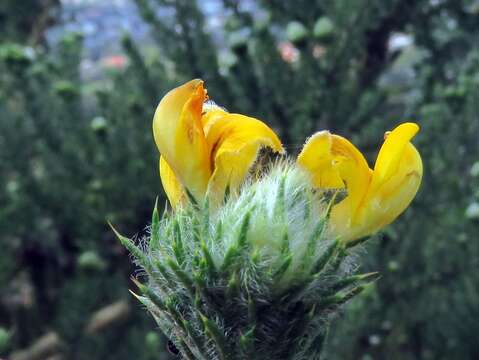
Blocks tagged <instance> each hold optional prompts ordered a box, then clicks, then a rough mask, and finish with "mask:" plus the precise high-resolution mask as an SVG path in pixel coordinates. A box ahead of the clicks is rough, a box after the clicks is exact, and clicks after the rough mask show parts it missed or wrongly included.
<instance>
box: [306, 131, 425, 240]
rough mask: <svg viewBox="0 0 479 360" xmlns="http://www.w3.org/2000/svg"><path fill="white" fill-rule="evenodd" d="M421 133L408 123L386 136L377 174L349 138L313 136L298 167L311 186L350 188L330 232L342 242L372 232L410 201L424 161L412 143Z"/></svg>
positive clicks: (334, 214)
mask: <svg viewBox="0 0 479 360" xmlns="http://www.w3.org/2000/svg"><path fill="white" fill-rule="evenodd" d="M418 131H419V126H418V125H416V124H414V123H404V124H401V125H399V126H398V127H396V128H395V129H394V130H393V131H391V132H390V133H386V135H385V141H384V144H383V145H382V147H381V150H380V151H379V154H378V157H377V159H376V164H375V166H374V170H371V169H370V168H369V166H368V163H367V161H366V159H365V158H364V156H363V155H362V154H361V152H360V151H359V150H358V149H357V148H356V147H355V146H354V145H353V144H351V143H350V142H349V141H348V140H346V139H345V138H343V137H341V136H338V135H334V134H331V133H329V132H328V131H321V132H318V133H316V134H314V135H313V136H311V138H309V139H308V140H307V142H306V144H305V145H304V148H303V150H302V151H301V153H300V154H299V156H298V163H299V164H300V165H301V166H302V167H303V168H305V169H307V171H308V172H309V173H310V175H311V179H312V182H313V186H315V187H318V188H323V189H324V188H326V189H328V188H329V189H341V188H345V189H346V190H347V196H346V198H345V199H344V200H342V201H341V202H339V203H338V204H336V205H335V206H333V208H332V210H331V219H330V224H331V230H332V231H333V232H334V233H335V234H337V235H339V236H340V237H341V239H343V241H353V240H355V239H359V238H362V237H365V236H367V235H370V234H373V233H375V232H377V231H379V230H380V229H382V228H383V227H384V226H386V225H388V224H390V223H391V222H392V221H393V220H394V219H396V218H397V217H398V216H399V215H400V214H401V213H402V212H403V211H404V210H405V209H406V208H407V207H408V205H409V204H410V203H411V201H412V199H413V198H414V196H415V195H416V192H417V191H418V189H419V185H420V183H421V179H422V172H423V169H422V161H421V156H420V155H419V153H418V151H417V150H416V148H415V147H414V145H412V144H411V142H410V140H411V139H412V138H413V137H414V135H416V133H417V132H418Z"/></svg>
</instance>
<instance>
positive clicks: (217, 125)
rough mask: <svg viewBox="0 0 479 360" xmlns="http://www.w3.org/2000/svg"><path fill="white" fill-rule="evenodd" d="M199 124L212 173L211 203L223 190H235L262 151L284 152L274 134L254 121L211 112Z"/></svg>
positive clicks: (225, 113)
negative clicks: (204, 136)
mask: <svg viewBox="0 0 479 360" xmlns="http://www.w3.org/2000/svg"><path fill="white" fill-rule="evenodd" d="M203 123H204V126H205V128H204V129H205V133H206V140H207V143H208V146H209V149H210V156H211V164H212V171H213V174H212V177H211V180H210V184H209V193H210V195H211V196H212V197H213V198H214V199H215V200H220V199H221V198H222V197H223V196H224V193H225V190H226V188H227V187H229V188H230V190H232V191H235V190H237V189H238V188H239V186H240V185H241V183H242V182H243V181H244V179H245V177H246V176H247V174H248V171H249V169H250V168H251V166H252V165H253V163H254V162H255V161H256V158H257V155H258V152H259V150H260V149H261V148H262V147H269V148H271V149H272V150H273V151H274V152H280V153H282V152H283V151H284V150H283V146H282V145H281V141H280V140H279V138H278V137H277V136H276V134H275V133H274V131H273V130H271V129H270V128H269V127H268V126H267V125H266V124H264V123H263V122H262V121H260V120H257V119H255V118H252V117H248V116H245V115H240V114H229V113H227V112H225V111H223V110H220V109H215V110H210V111H208V112H207V113H206V114H205V115H204V118H203Z"/></svg>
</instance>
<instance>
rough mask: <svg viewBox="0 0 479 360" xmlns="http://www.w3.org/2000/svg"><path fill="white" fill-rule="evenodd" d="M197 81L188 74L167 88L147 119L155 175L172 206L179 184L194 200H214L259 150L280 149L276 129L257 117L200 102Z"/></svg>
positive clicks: (233, 185) (235, 183) (202, 93)
mask: <svg viewBox="0 0 479 360" xmlns="http://www.w3.org/2000/svg"><path fill="white" fill-rule="evenodd" d="M206 99H207V95H206V90H205V89H204V87H203V81H202V80H199V79H195V80H191V81H189V82H187V83H186V84H184V85H181V86H179V87H177V88H175V89H173V90H171V91H170V92H169V93H167V94H166V95H165V96H164V97H163V99H162V100H161V101H160V103H159V105H158V107H157V109H156V112H155V116H154V119H153V135H154V138H155V142H156V145H157V147H158V150H159V151H160V153H161V158H160V177H161V181H162V183H163V187H164V189H165V192H166V195H167V196H168V199H169V200H170V203H171V204H172V206H173V207H176V206H177V205H178V204H179V203H181V202H182V199H184V197H185V188H186V189H187V190H188V191H189V192H190V193H191V194H192V195H193V197H194V198H195V199H197V200H201V199H203V198H204V197H205V196H206V194H209V195H210V196H212V197H213V199H214V200H215V201H217V200H219V199H221V198H222V197H223V196H224V193H225V191H226V189H227V188H228V187H229V188H230V189H231V190H232V191H235V190H236V189H238V187H239V186H240V185H241V183H242V182H243V181H244V179H245V177H246V176H247V174H248V171H249V169H250V168H251V166H252V165H253V163H254V162H255V161H256V158H257V155H258V152H259V150H260V149H261V148H262V147H269V148H271V149H272V150H273V151H275V152H281V153H282V152H283V151H284V150H283V147H282V145H281V142H280V140H279V139H278V137H277V136H276V134H275V133H274V132H273V130H271V129H270V128H269V127H268V126H266V125H265V124H264V123H263V122H261V121H260V120H257V119H254V118H252V117H248V116H245V115H240V114H230V113H228V112H226V111H225V110H223V109H221V108H219V107H217V106H207V105H205V100H206Z"/></svg>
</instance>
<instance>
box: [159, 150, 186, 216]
mask: <svg viewBox="0 0 479 360" xmlns="http://www.w3.org/2000/svg"><path fill="white" fill-rule="evenodd" d="M160 178H161V184H162V185H163V189H164V190H165V193H166V196H167V197H168V200H169V201H170V204H171V206H172V207H173V209H176V208H177V207H178V206H179V205H180V204H181V203H182V202H183V200H184V199H185V191H184V189H183V186H182V185H181V183H180V181H179V180H178V178H177V177H176V175H175V173H174V172H173V170H172V169H171V167H170V165H168V163H167V162H166V160H165V159H164V158H163V156H161V157H160Z"/></svg>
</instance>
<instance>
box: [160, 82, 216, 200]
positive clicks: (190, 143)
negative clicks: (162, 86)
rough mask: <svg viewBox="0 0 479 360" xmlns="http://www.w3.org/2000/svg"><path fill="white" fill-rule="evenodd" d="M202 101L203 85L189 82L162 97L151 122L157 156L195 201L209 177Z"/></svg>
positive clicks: (199, 196) (203, 193) (202, 191)
mask: <svg viewBox="0 0 479 360" xmlns="http://www.w3.org/2000/svg"><path fill="white" fill-rule="evenodd" d="M205 98H206V91H205V89H204V88H203V81H202V80H198V79H196V80H191V81H189V82H187V83H186V84H184V85H182V86H179V87H177V88H175V89H173V90H171V91H170V92H169V93H167V94H166V95H165V96H164V97H163V99H162V100H161V101H160V103H159V105H158V107H157V109H156V112H155V116H154V119H153V135H154V138H155V142H156V145H157V147H158V150H159V151H160V153H161V156H162V157H163V158H164V159H165V161H166V162H167V164H168V165H169V167H170V168H171V171H172V172H173V173H174V175H175V176H176V177H177V178H178V180H179V181H180V182H181V184H183V185H184V187H185V188H186V189H188V190H189V192H190V193H191V194H192V195H193V196H194V197H195V198H197V199H201V198H202V197H203V196H204V195H205V193H206V190H207V187H208V181H209V178H210V176H211V165H210V157H209V153H208V145H207V143H206V138H205V134H204V132H203V125H202V122H201V114H202V108H203V103H204V101H205ZM165 183H168V180H166V181H165Z"/></svg>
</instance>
